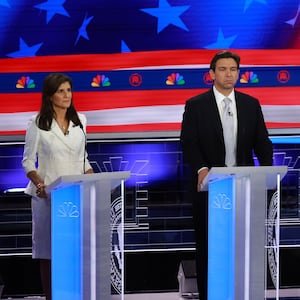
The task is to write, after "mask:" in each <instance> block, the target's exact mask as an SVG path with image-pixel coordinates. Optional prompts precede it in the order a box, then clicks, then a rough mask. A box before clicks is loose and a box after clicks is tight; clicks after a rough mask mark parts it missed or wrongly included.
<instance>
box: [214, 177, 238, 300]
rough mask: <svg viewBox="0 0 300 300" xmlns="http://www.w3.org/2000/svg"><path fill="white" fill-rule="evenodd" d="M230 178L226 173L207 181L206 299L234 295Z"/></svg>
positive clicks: (232, 199)
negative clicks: (214, 179)
mask: <svg viewBox="0 0 300 300" xmlns="http://www.w3.org/2000/svg"><path fill="white" fill-rule="evenodd" d="M234 182H235V179H234V178H233V177H229V178H225V179H222V180H216V181H214V182H211V183H210V184H209V192H208V195H209V206H208V213H209V217H208V300H216V299H234V294H235V289H234V283H235V197H234V189H233V186H234Z"/></svg>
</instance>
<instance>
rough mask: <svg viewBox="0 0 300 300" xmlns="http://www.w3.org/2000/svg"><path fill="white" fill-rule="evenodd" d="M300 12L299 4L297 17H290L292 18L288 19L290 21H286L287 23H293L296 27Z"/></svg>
mask: <svg viewBox="0 0 300 300" xmlns="http://www.w3.org/2000/svg"><path fill="white" fill-rule="evenodd" d="M299 13H300V4H299V6H298V10H297V13H296V15H295V17H294V18H292V19H290V20H288V21H286V23H287V24H290V25H292V26H293V27H294V26H295V24H296V21H297V19H298V17H299Z"/></svg>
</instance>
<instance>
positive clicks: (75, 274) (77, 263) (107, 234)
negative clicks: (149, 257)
mask: <svg viewBox="0 0 300 300" xmlns="http://www.w3.org/2000/svg"><path fill="white" fill-rule="evenodd" d="M129 177H130V172H104V173H94V174H84V175H67V176H61V177H59V178H58V179H57V180H55V181H54V182H53V183H51V184H50V185H49V186H48V187H47V192H48V193H51V218H52V219H51V222H52V224H51V235H52V253H51V255H52V261H51V264H52V299H53V300H61V299H64V300H101V299H111V297H112V296H111V252H112V249H114V251H115V252H116V253H117V254H116V255H117V257H118V259H117V261H118V263H119V266H118V267H119V270H120V272H121V273H122V274H123V272H122V270H123V262H124V257H123V220H124V218H123V211H124V210H123V209H122V208H123V204H124V189H125V188H124V181H125V180H126V179H127V178H129ZM112 194H115V195H116V194H117V196H116V197H117V198H118V197H119V200H120V201H119V202H118V206H119V207H118V210H119V211H120V212H122V213H121V214H120V215H119V216H120V220H119V222H118V223H119V224H118V226H116V224H115V227H116V228H112V226H111V195H112ZM115 209H116V208H115ZM112 231H117V237H118V239H117V240H118V241H117V242H116V244H115V245H112V242H113V240H114V242H115V240H116V239H115V238H113V236H114V233H112ZM123 282H124V280H123V276H122V275H121V276H120V278H119V280H118V283H117V284H118V286H119V290H120V292H121V293H120V294H122V293H123V292H124V291H123ZM117 294H118V293H117ZM120 298H121V296H120Z"/></svg>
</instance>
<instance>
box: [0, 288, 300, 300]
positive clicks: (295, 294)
mask: <svg viewBox="0 0 300 300" xmlns="http://www.w3.org/2000/svg"><path fill="white" fill-rule="evenodd" d="M266 296H267V298H266V299H268V300H276V294H275V293H274V291H267V293H266ZM279 297H280V298H279V299H280V300H300V288H299V289H283V290H281V291H280V293H279ZM1 299H2V300H5V299H7V300H45V298H44V297H39V296H38V297H36V296H35V297H30V296H28V297H24V298H1ZM115 299H120V296H118V297H114V296H112V300H115ZM141 299H143V300H186V299H197V298H195V297H193V295H190V296H189V295H187V296H186V297H180V295H179V293H178V292H161V293H147V294H144V293H137V294H126V295H124V300H141Z"/></svg>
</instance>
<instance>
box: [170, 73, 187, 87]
mask: <svg viewBox="0 0 300 300" xmlns="http://www.w3.org/2000/svg"><path fill="white" fill-rule="evenodd" d="M183 84H185V80H184V79H183V76H182V75H180V74H179V73H172V74H170V75H169V76H168V77H167V80H166V85H183Z"/></svg>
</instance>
